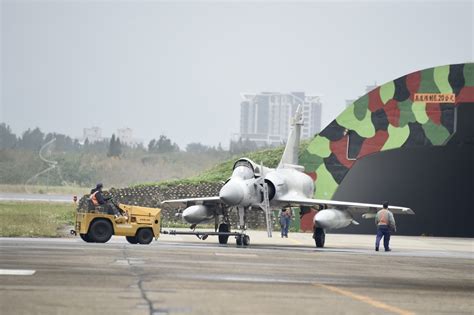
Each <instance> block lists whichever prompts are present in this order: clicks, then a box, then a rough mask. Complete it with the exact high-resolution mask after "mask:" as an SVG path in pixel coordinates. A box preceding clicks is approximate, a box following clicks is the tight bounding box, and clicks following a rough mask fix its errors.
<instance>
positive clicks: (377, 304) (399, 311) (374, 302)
mask: <svg viewBox="0 0 474 315" xmlns="http://www.w3.org/2000/svg"><path fill="white" fill-rule="evenodd" d="M313 285H314V286H316V287H320V288H324V289H326V290H329V291H332V292H335V293H339V294H340V295H344V296H347V297H350V298H351V299H354V300H357V301H360V302H363V303H365V304H368V305H370V306H373V307H376V308H379V309H382V310H385V311H388V312H392V313H395V314H399V315H414V314H415V313H413V312H410V311H407V310H404V309H402V308H399V307H396V306H392V305H388V304H385V303H383V302H380V301H378V300H375V299H372V298H371V297H368V296H366V295H360V294H356V293H353V292H351V291H347V290H343V289H340V288H337V287H334V286H331V285H327V284H321V283H313Z"/></svg>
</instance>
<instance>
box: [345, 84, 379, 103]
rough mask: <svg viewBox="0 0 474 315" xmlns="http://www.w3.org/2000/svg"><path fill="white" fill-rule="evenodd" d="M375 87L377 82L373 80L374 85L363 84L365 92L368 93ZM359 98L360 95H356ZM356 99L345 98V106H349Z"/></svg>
mask: <svg viewBox="0 0 474 315" xmlns="http://www.w3.org/2000/svg"><path fill="white" fill-rule="evenodd" d="M376 88H377V82H375V83H374V85H366V86H365V93H369V92H371V91H372V90H375V89H376ZM359 98H360V95H359V96H358V97H357V99H359ZM357 99H350V100H346V108H347V107H349V106H351V105H352V103H354V102H355V101H356V100H357Z"/></svg>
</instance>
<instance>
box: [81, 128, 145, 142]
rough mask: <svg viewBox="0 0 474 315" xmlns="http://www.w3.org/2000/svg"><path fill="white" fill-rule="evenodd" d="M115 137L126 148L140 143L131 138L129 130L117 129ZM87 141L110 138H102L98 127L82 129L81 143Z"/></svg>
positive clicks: (107, 138) (131, 133)
mask: <svg viewBox="0 0 474 315" xmlns="http://www.w3.org/2000/svg"><path fill="white" fill-rule="evenodd" d="M115 137H116V138H119V139H120V143H122V144H126V145H128V146H132V147H133V146H136V145H139V144H141V143H142V141H141V140H139V139H135V138H133V130H132V129H130V128H121V129H117V132H116V133H115ZM86 139H88V141H89V143H94V142H98V141H104V140H109V139H110V137H103V136H102V129H101V128H100V127H91V128H84V129H83V135H82V139H81V142H82V143H84V142H85V141H86Z"/></svg>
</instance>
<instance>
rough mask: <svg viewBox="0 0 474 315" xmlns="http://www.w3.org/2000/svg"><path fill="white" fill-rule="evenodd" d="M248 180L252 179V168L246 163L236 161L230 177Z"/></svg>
mask: <svg viewBox="0 0 474 315" xmlns="http://www.w3.org/2000/svg"><path fill="white" fill-rule="evenodd" d="M234 176H235V177H239V178H242V179H250V178H253V177H254V172H253V167H252V165H251V164H250V163H249V162H248V161H238V162H237V163H236V164H235V166H234V171H233V172H232V177H234Z"/></svg>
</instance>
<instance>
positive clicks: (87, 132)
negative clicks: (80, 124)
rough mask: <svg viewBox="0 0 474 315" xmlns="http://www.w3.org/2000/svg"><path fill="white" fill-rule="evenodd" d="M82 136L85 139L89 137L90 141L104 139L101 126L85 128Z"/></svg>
mask: <svg viewBox="0 0 474 315" xmlns="http://www.w3.org/2000/svg"><path fill="white" fill-rule="evenodd" d="M82 138H83V141H86V139H88V141H89V142H91V143H92V142H97V141H102V140H104V138H103V137H102V129H101V128H99V127H92V128H84V129H83V134H82Z"/></svg>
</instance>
